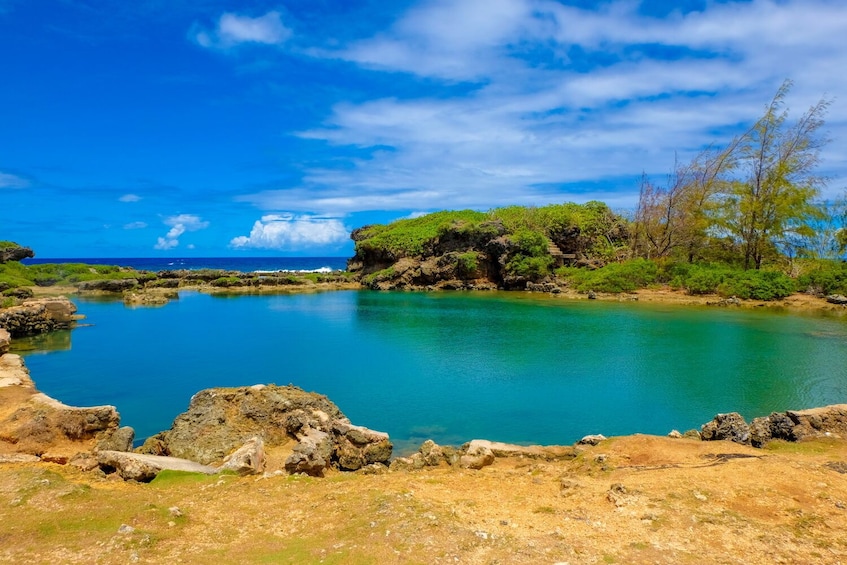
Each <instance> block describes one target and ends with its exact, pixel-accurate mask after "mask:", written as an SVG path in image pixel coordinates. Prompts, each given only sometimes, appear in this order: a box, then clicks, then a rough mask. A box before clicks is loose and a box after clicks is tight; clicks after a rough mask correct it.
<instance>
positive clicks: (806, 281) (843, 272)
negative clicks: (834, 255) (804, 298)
mask: <svg viewBox="0 0 847 565" xmlns="http://www.w3.org/2000/svg"><path fill="white" fill-rule="evenodd" d="M799 266H800V276H799V277H798V279H797V286H798V288H799V289H800V290H802V291H804V292H808V293H810V294H823V295H826V294H847V263H842V262H840V261H831V260H824V259H821V260H807V261H802V262H799Z"/></svg>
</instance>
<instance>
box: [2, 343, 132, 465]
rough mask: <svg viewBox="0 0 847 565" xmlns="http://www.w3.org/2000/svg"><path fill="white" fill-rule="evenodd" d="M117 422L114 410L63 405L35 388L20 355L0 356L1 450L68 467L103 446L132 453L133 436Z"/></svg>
mask: <svg viewBox="0 0 847 565" xmlns="http://www.w3.org/2000/svg"><path fill="white" fill-rule="evenodd" d="M119 424H120V416H119V415H118V412H117V410H115V407H114V406H93V407H83V408H80V407H75V406H67V405H65V404H62V403H61V402H59V401H58V400H55V399H53V398H50V397H49V396H47V395H45V394H43V393H40V392H38V391H37V390H36V388H35V385H34V383H33V382H32V379H31V378H30V376H29V371H28V370H27V369H26V366H25V365H24V363H23V360H22V359H21V358H20V356H18V355H14V354H11V353H6V354H5V355H3V356H0V451H5V452H13V453H25V454H30V455H35V456H39V457H41V458H43V459H48V460H51V461H55V462H58V463H66V462H67V461H68V459H69V458H70V457H72V456H74V455H76V454H77V453H80V452H91V451H94V450H96V449H98V448H100V447H101V446H102V447H112V448H117V449H127V450H128V449H130V448H131V447H132V438H133V435H134V432H133V431H132V428H126V427H125V428H120V427H119Z"/></svg>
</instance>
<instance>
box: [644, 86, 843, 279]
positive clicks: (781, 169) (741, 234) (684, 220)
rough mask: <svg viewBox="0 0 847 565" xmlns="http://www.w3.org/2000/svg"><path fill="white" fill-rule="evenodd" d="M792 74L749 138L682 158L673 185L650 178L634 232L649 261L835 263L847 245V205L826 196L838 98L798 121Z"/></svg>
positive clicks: (671, 178)
mask: <svg viewBox="0 0 847 565" xmlns="http://www.w3.org/2000/svg"><path fill="white" fill-rule="evenodd" d="M791 87H792V82H791V81H789V80H787V81H785V82H784V83H783V84H782V86H781V87H780V88H779V90H778V91H777V93H776V95H775V96H774V97H773V99H772V100H771V101H770V103H769V104H768V105H767V107H766V108H765V112H764V114H763V115H762V116H761V117H760V118H759V119H758V120H757V121H756V122H755V123H754V124H753V125H752V126H751V127H750V128H749V129H748V130H747V131H745V132H744V133H743V134H741V135H739V136H737V137H735V138H733V139H732V140H731V141H730V142H729V143H728V144H726V145H725V146H720V147H715V146H712V147H708V148H706V149H705V150H703V151H701V152H700V153H699V154H698V155H696V156H695V157H694V158H693V159H692V160H691V161H690V162H687V163H680V162H676V163H675V165H674V168H673V170H672V171H671V173H670V174H669V175H668V177H667V180H666V182H665V183H664V184H657V183H654V182H652V181H650V180H649V179H648V178H647V177H646V175H645V176H643V178H642V181H641V186H640V192H639V199H638V205H637V208H636V211H635V215H634V222H633V233H632V238H631V246H632V253H633V255H634V256H636V257H643V258H646V259H661V258H668V259H672V260H676V261H680V260H682V261H687V262H689V263H694V262H699V261H717V262H723V263H730V264H737V265H739V266H743V268H744V269H745V270H748V269H757V270H758V269H760V268H761V267H762V266H763V265H765V264H768V263H776V262H778V261H780V260H781V259H783V258H786V257H787V258H788V259H789V260H792V261H793V259H794V258H796V257H809V258H818V259H836V258H839V257H840V256H841V255H842V254H843V253H844V252H845V250H847V230H845V224H847V203H845V199H844V198H841V199H838V200H836V201H829V202H822V201H820V200H819V197H820V193H821V189H822V188H823V187H824V186H825V185H826V180H827V179H826V178H824V177H822V176H821V175H819V174H818V171H817V169H818V165H819V163H820V154H821V150H822V148H823V147H824V146H825V144H826V143H827V142H828V141H829V139H828V138H827V136H826V134H825V133H824V131H823V126H824V123H825V120H824V118H825V115H826V113H827V111H828V109H829V107H830V104H831V101H830V100H828V99H823V98H822V99H821V100H819V101H818V102H817V103H816V104H814V105H812V106H811V107H810V108H809V109H808V110H807V111H806V112H805V113H803V114H802V115H801V116H800V117H799V118H797V119H796V120H793V121H792V120H789V114H788V108H787V107H786V104H785V99H786V96H787V95H788V93H789V91H790V89H791Z"/></svg>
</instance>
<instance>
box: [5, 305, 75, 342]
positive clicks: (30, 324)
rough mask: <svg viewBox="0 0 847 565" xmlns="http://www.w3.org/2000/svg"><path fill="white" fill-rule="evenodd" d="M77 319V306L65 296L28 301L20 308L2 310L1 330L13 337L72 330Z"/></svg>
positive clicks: (13, 307)
mask: <svg viewBox="0 0 847 565" xmlns="http://www.w3.org/2000/svg"><path fill="white" fill-rule="evenodd" d="M77 319H78V316H76V306H75V305H74V303H73V302H71V301H70V300H68V299H67V298H65V297H64V296H59V297H55V298H36V299H32V300H26V301H24V303H23V304H21V305H20V306H12V307H11V308H4V309H2V310H0V328H3V329H5V330H6V331H8V332H9V334H11V336H12V337H23V336H28V335H36V334H40V333H44V332H49V331H53V330H62V329H70V328H72V327H73V325H74V324H75V323H76V321H77Z"/></svg>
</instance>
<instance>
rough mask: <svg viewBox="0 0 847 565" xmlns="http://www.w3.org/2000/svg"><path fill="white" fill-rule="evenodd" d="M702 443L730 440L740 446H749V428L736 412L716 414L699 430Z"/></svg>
mask: <svg viewBox="0 0 847 565" xmlns="http://www.w3.org/2000/svg"><path fill="white" fill-rule="evenodd" d="M700 437H701V438H702V439H703V440H704V441H715V440H730V441H734V442H735V443H740V444H742V445H750V426H748V425H747V422H746V421H744V418H743V417H742V416H741V414H739V413H738V412H730V413H729V414H718V415H717V416H715V418H714V419H713V420H712V421H711V422H708V423H706V424H703V427H702V428H701V429H700Z"/></svg>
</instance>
